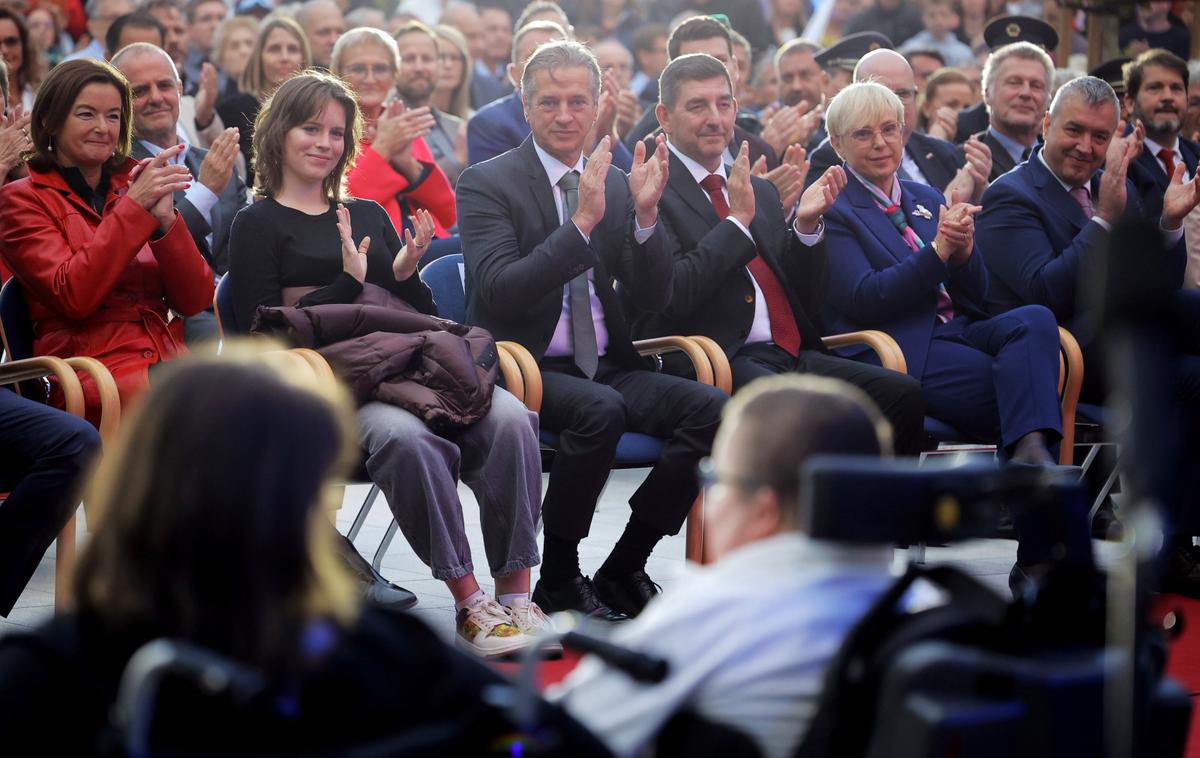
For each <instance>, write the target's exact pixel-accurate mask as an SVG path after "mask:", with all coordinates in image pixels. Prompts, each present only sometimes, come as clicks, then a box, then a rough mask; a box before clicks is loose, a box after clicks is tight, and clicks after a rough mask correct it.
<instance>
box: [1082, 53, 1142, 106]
mask: <svg viewBox="0 0 1200 758" xmlns="http://www.w3.org/2000/svg"><path fill="white" fill-rule="evenodd" d="M1132 60H1133V59H1132V58H1129V57H1121V58H1113V59H1112V60H1110V61H1104V62H1103V63H1101V64H1100V65H1099V66H1096V67H1095V68H1094V69H1092V70H1091V71H1089V72H1088V76H1094V77H1096V78H1097V79H1103V80H1104V81H1106V82H1108V83H1109V84H1110V85H1111V86H1112V88H1113V92H1116V93H1117V97H1125V65H1126V64H1127V63H1129V62H1130V61H1132Z"/></svg>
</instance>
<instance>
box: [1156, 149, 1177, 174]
mask: <svg viewBox="0 0 1200 758" xmlns="http://www.w3.org/2000/svg"><path fill="white" fill-rule="evenodd" d="M1158 159H1159V160H1160V161H1162V164H1163V168H1165V169H1166V170H1167V181H1170V180H1171V177H1172V176H1175V151H1174V150H1168V149H1166V148H1165V147H1164V148H1163V149H1162V150H1159V151H1158Z"/></svg>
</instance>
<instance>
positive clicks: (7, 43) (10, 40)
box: [0, 37, 21, 47]
mask: <svg viewBox="0 0 1200 758" xmlns="http://www.w3.org/2000/svg"><path fill="white" fill-rule="evenodd" d="M20 46H21V38H20V37H0V47H20Z"/></svg>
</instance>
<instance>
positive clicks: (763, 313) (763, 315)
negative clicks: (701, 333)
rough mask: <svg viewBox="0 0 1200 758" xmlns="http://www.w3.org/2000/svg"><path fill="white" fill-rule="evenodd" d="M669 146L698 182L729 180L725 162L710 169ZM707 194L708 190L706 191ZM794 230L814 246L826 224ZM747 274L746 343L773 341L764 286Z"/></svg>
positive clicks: (725, 191) (743, 227)
mask: <svg viewBox="0 0 1200 758" xmlns="http://www.w3.org/2000/svg"><path fill="white" fill-rule="evenodd" d="M667 148H668V149H670V151H671V152H672V153H674V154H675V157H676V158H678V159H679V160H680V161H681V162H682V163H683V165H684V166H685V167H686V168H687V170H688V172H689V173H690V174H691V175H692V178H693V179H695V180H696V184H699V183H700V182H702V181H704V179H705V177H707V176H708V175H709V174H716V175H717V176H720V177H721V178H722V179H725V180H728V178H729V174H728V171H727V170H726V168H725V164H724V162H722V163H721V164H720V165H719V166H717V170H716V171H709V170H708V169H706V168H705V167H704V166H701V165H700V164H699V163H698V162H696V161H694V160H692V159H691V158H690V157H689V156H687V155H684V154H683V153H682V152H681V151H680V150H679V148H677V147H675V145H673V144H671V141H670V140H667ZM701 190H702V191H703V188H701ZM721 194H723V195H724V196H725V203H726V204H728V203H729V189H728V188H726V187H724V186H722V188H721ZM705 195H706V196H707V192H705ZM725 220H726V221H729V222H731V223H732V224H733V225H734V226H736V227H737V228H738V229H741V230H742V234H745V235H746V236H747V237H749V238H750V241H751V242H753V241H754V235H752V234H751V233H750V230H749V229H747V228H746V225H745V224H743V223H742V222H741V221H738V220H737V219H736V218H734V217H733V216H729V217H727V218H726V219H725ZM792 231H793V232H795V234H796V236H797V237H798V238H799V239H800V241H801V242H803V243H804V244H805V245H808V246H809V247H812V246H813V245H815V244H817V243H818V242H820V241H821V238H822V237H824V236H825V224H824V223H823V222H822V223H821V224H820V225H819V226H818V227H817V231H815V232H813V233H812V234H804V233H802V232H800V231H799V230H798V229H796V227H795V226H794V225H793V227H792ZM746 276H748V277H750V283H751V284H752V285H754V319H753V320H752V321H751V322H750V333H749V334H747V335H746V344H747V345H753V344H755V343H757V342H771V341H772V340H771V317H770V315H769V314H768V313H767V301H766V299H765V298H764V297H763V293H762V288H760V287H759V286H758V281H757V280H756V279H755V278H754V275H753V274H751V273H750V269H749V268H747V269H746Z"/></svg>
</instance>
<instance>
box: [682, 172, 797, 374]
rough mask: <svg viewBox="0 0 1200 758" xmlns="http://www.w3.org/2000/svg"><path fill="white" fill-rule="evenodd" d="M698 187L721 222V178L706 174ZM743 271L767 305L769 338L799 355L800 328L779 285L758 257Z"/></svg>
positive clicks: (724, 209) (724, 212) (724, 205)
mask: <svg viewBox="0 0 1200 758" xmlns="http://www.w3.org/2000/svg"><path fill="white" fill-rule="evenodd" d="M700 186H701V187H703V188H704V191H705V192H707V193H708V197H709V199H710V200H712V204H713V209H714V210H716V212H717V215H718V216H720V217H721V220H725V218H726V217H728V216H729V203H728V202H727V201H726V200H725V193H724V192H722V191H721V190H722V189H723V188H724V186H725V177H723V176H721V175H719V174H709V175H708V176H706V177H704V181H702V182H700ZM746 268H748V269H750V275H751V276H753V277H754V281H756V282H758V288H759V289H760V290H762V294H763V300H765V301H766V303H767V318H768V319H769V320H770V322H771V338H772V339H773V340H774V341H775V344H776V345H778V346H779V347H781V348H783V349H784V350H786V351H787V353H788V354H789V355H791V356H792V357H793V358H795V357H796V356H798V355H800V328H799V327H798V326H797V325H796V316H795V314H794V313H792V306H791V304H790V303H788V298H787V293H786V292H784V290H783V284H781V283H780V281H779V278H778V277H776V276H775V272H774V271H772V270H771V267H770V266H768V265H767V262H766V261H764V260H763V258H762V256H761V255H756V256H754V260H752V261H750V263H749V264H747V266H746Z"/></svg>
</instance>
